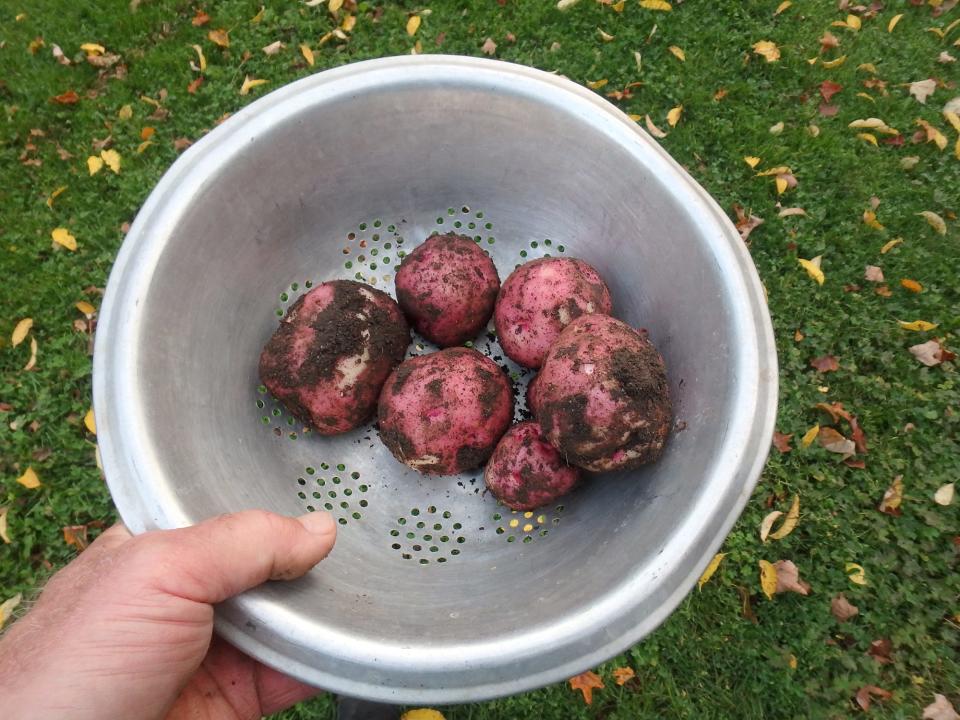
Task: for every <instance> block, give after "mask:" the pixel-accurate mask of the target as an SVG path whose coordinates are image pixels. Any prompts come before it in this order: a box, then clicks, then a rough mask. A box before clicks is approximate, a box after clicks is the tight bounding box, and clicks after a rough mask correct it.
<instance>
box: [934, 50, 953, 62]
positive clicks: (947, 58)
mask: <svg viewBox="0 0 960 720" xmlns="http://www.w3.org/2000/svg"><path fill="white" fill-rule="evenodd" d="M956 61H957V59H956V58H955V57H954V56H953V55H951V54H950V53H948V52H947V51H946V50H944V51H943V52H941V53H940V54H939V55H937V62H938V63H941V64H943V65H946V64H947V63H952V62H956Z"/></svg>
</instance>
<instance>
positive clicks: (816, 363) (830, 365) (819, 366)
mask: <svg viewBox="0 0 960 720" xmlns="http://www.w3.org/2000/svg"><path fill="white" fill-rule="evenodd" d="M810 367H812V368H813V369H814V370H817V371H819V372H824V373H825V372H834V371H836V370H839V369H840V363H839V362H837V359H836V358H835V357H834V356H833V355H824V356H822V357H818V358H814V359H813V360H811V361H810Z"/></svg>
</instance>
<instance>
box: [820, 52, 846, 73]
mask: <svg viewBox="0 0 960 720" xmlns="http://www.w3.org/2000/svg"><path fill="white" fill-rule="evenodd" d="M846 61H847V56H846V55H841V56H840V57H838V58H834V59H833V60H824V61H823V63H822V65H823V67H825V68H826V69H827V70H833V69H834V68H838V67H840V66H841V65H843V64H844V63H845V62H846Z"/></svg>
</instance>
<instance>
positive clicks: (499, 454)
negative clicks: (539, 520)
mask: <svg viewBox="0 0 960 720" xmlns="http://www.w3.org/2000/svg"><path fill="white" fill-rule="evenodd" d="M483 479H484V482H486V484H487V488H488V489H489V490H490V493H491V494H492V495H493V496H494V497H495V498H497V500H499V501H500V502H502V503H503V504H504V505H506V506H507V507H509V508H512V509H513V510H533V509H534V508H538V507H540V506H541V505H546V504H548V503H551V502H553V501H554V500H556V499H557V498H558V497H560V496H561V495H565V494H566V493H568V492H570V490H572V489H573V487H574V486H575V485H576V484H577V481H578V480H579V479H580V471H579V470H578V469H577V468H575V467H571V466H570V465H567V464H566V463H565V462H564V461H563V458H562V457H560V453H559V452H557V450H556V448H554V447H553V445H551V444H550V443H548V442H547V441H546V440H545V439H544V438H543V436H542V435H541V433H540V426H539V425H538V424H537V423H535V422H530V421H527V422H522V423H519V424H517V425H514V426H513V427H512V428H510V429H509V430H508V431H507V433H506V434H505V435H504V436H503V437H502V438H500V442H499V443H497V447H496V449H495V450H494V451H493V455H492V456H491V457H490V461H489V462H488V463H487V467H486V469H485V470H484V473H483Z"/></svg>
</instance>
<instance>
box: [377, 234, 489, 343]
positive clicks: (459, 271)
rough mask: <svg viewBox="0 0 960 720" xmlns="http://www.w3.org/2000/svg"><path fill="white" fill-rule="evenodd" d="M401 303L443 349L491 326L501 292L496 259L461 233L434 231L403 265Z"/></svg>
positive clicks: (420, 329) (399, 273)
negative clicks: (498, 295)
mask: <svg viewBox="0 0 960 720" xmlns="http://www.w3.org/2000/svg"><path fill="white" fill-rule="evenodd" d="M394 282H395V284H396V288H397V302H399V303H400V307H401V309H402V310H403V312H404V314H406V316H407V317H408V318H409V319H410V323H411V324H412V325H413V327H414V328H415V329H416V331H417V332H418V333H420V334H421V335H423V336H424V337H425V338H426V339H427V340H430V341H431V342H434V343H436V344H437V345H439V346H440V347H450V346H453V345H462V344H463V343H464V342H466V341H467V340H470V339H471V338H474V337H476V336H477V335H478V334H479V333H480V331H481V330H483V328H485V327H486V325H487V322H489V320H490V315H491V314H492V313H493V305H494V303H495V302H496V300H497V293H498V292H499V290H500V276H499V275H497V268H496V267H495V266H494V264H493V260H491V259H490V256H489V255H487V253H486V252H484V251H483V250H482V249H481V248H480V247H479V246H478V245H477V244H476V243H475V242H474V241H473V240H471V239H470V238H468V237H464V236H462V235H454V234H452V233H451V234H449V235H434V236H433V237H429V238H427V239H426V241H424V243H423V244H422V245H420V246H418V247H417V248H416V249H415V250H414V251H413V252H411V253H410V254H409V255H407V256H406V257H405V258H404V259H403V261H402V262H401V263H400V269H399V270H397V275H396V279H395V280H394Z"/></svg>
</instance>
